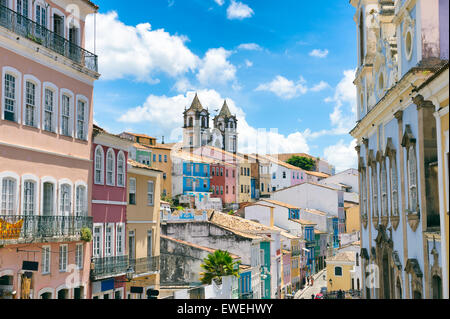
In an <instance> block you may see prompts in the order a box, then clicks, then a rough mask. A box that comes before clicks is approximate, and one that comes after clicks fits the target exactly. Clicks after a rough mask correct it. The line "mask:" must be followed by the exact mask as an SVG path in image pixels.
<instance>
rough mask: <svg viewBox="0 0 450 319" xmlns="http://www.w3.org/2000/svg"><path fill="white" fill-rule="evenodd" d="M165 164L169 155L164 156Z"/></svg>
mask: <svg viewBox="0 0 450 319" xmlns="http://www.w3.org/2000/svg"><path fill="white" fill-rule="evenodd" d="M164 163H167V155H164Z"/></svg>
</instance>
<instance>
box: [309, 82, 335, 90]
mask: <svg viewBox="0 0 450 319" xmlns="http://www.w3.org/2000/svg"><path fill="white" fill-rule="evenodd" d="M329 87H330V85H329V84H328V83H327V82H325V81H320V82H319V83H318V84H316V85H314V86H313V87H312V88H311V91H313V92H319V91H322V90H324V89H326V88H329Z"/></svg>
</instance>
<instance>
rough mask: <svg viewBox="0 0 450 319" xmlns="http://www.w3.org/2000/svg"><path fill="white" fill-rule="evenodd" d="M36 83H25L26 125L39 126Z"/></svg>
mask: <svg viewBox="0 0 450 319" xmlns="http://www.w3.org/2000/svg"><path fill="white" fill-rule="evenodd" d="M36 109H37V107H36V84H34V83H33V82H29V81H27V82H26V84H25V125H28V126H37V110H36Z"/></svg>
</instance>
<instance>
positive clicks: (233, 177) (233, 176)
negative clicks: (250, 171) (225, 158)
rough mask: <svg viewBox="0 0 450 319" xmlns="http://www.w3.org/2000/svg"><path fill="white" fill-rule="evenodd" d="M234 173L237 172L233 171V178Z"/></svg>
mask: <svg viewBox="0 0 450 319" xmlns="http://www.w3.org/2000/svg"><path fill="white" fill-rule="evenodd" d="M234 172H235V171H234V170H233V178H234Z"/></svg>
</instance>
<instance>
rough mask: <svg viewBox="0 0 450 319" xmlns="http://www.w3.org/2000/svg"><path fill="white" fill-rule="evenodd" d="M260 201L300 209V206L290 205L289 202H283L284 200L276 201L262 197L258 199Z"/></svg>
mask: <svg viewBox="0 0 450 319" xmlns="http://www.w3.org/2000/svg"><path fill="white" fill-rule="evenodd" d="M260 201H264V202H268V203H271V204H274V205H278V206H282V207H285V208H290V209H300V207H297V206H293V205H290V204H287V203H284V202H280V201H277V200H273V199H265V198H263V199H260Z"/></svg>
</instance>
